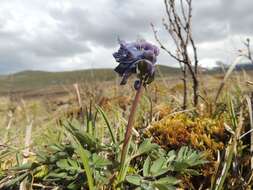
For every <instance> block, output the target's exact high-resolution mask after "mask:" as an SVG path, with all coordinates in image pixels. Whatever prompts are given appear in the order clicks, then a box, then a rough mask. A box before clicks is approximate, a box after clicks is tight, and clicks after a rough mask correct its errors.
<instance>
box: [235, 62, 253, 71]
mask: <svg viewBox="0 0 253 190" xmlns="http://www.w3.org/2000/svg"><path fill="white" fill-rule="evenodd" d="M235 70H245V71H247V70H253V64H252V63H245V64H238V65H236V67H235Z"/></svg>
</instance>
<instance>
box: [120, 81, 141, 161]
mask: <svg viewBox="0 0 253 190" xmlns="http://www.w3.org/2000/svg"><path fill="white" fill-rule="evenodd" d="M142 88H143V87H142V84H141V85H140V88H139V89H138V90H137V92H136V95H135V98H134V101H133V105H132V108H131V112H130V115H129V118H128V123H127V128H126V133H125V138H124V144H123V148H122V152H121V161H120V163H121V165H123V164H124V163H125V161H126V155H127V152H128V144H129V141H130V139H131V137H132V128H133V124H134V116H135V113H136V109H137V106H138V103H139V101H140V98H141V92H142Z"/></svg>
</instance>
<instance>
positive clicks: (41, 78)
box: [0, 65, 180, 94]
mask: <svg viewBox="0 0 253 190" xmlns="http://www.w3.org/2000/svg"><path fill="white" fill-rule="evenodd" d="M157 67H158V68H157V70H158V71H160V72H157V73H158V74H157V76H158V77H159V73H161V74H162V75H163V76H170V75H175V74H178V73H179V72H180V70H179V68H174V67H167V66H161V65H160V66H157ZM116 77H117V74H116V73H115V72H114V71H113V69H89V70H77V71H65V72H45V71H22V72H18V73H15V74H11V75H6V76H0V94H6V93H10V92H24V91H29V90H38V89H44V88H47V87H50V86H57V85H58V86H59V85H68V84H73V83H76V82H78V83H85V82H91V81H92V82H95V81H97V82H99V81H111V80H115V79H116Z"/></svg>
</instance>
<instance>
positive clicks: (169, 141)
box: [146, 113, 226, 161]
mask: <svg viewBox="0 0 253 190" xmlns="http://www.w3.org/2000/svg"><path fill="white" fill-rule="evenodd" d="M223 123H224V121H223V119H211V118H206V117H195V118H191V117H189V115H187V114H185V113H181V114H177V115H174V116H172V115H170V116H167V117H164V118H162V119H161V120H159V121H157V122H154V123H152V124H151V126H150V127H149V128H148V130H147V133H146V134H147V135H148V136H152V137H153V138H154V141H155V142H156V143H157V144H159V145H161V146H162V147H164V148H167V149H171V148H179V147H181V146H185V145H187V146H191V147H192V148H195V149H197V150H201V151H205V152H206V154H207V158H208V159H209V160H210V161H211V160H213V159H214V157H215V155H216V152H217V151H218V150H221V149H223V148H224V142H225V138H226V137H225V136H226V134H225V128H224V125H223Z"/></svg>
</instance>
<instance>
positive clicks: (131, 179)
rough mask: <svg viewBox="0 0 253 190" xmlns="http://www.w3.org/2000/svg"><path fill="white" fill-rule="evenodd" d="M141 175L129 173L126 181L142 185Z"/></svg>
mask: <svg viewBox="0 0 253 190" xmlns="http://www.w3.org/2000/svg"><path fill="white" fill-rule="evenodd" d="M141 180H142V178H141V176H139V175H128V176H126V181H127V182H129V183H131V184H134V185H136V186H140V185H141Z"/></svg>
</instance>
